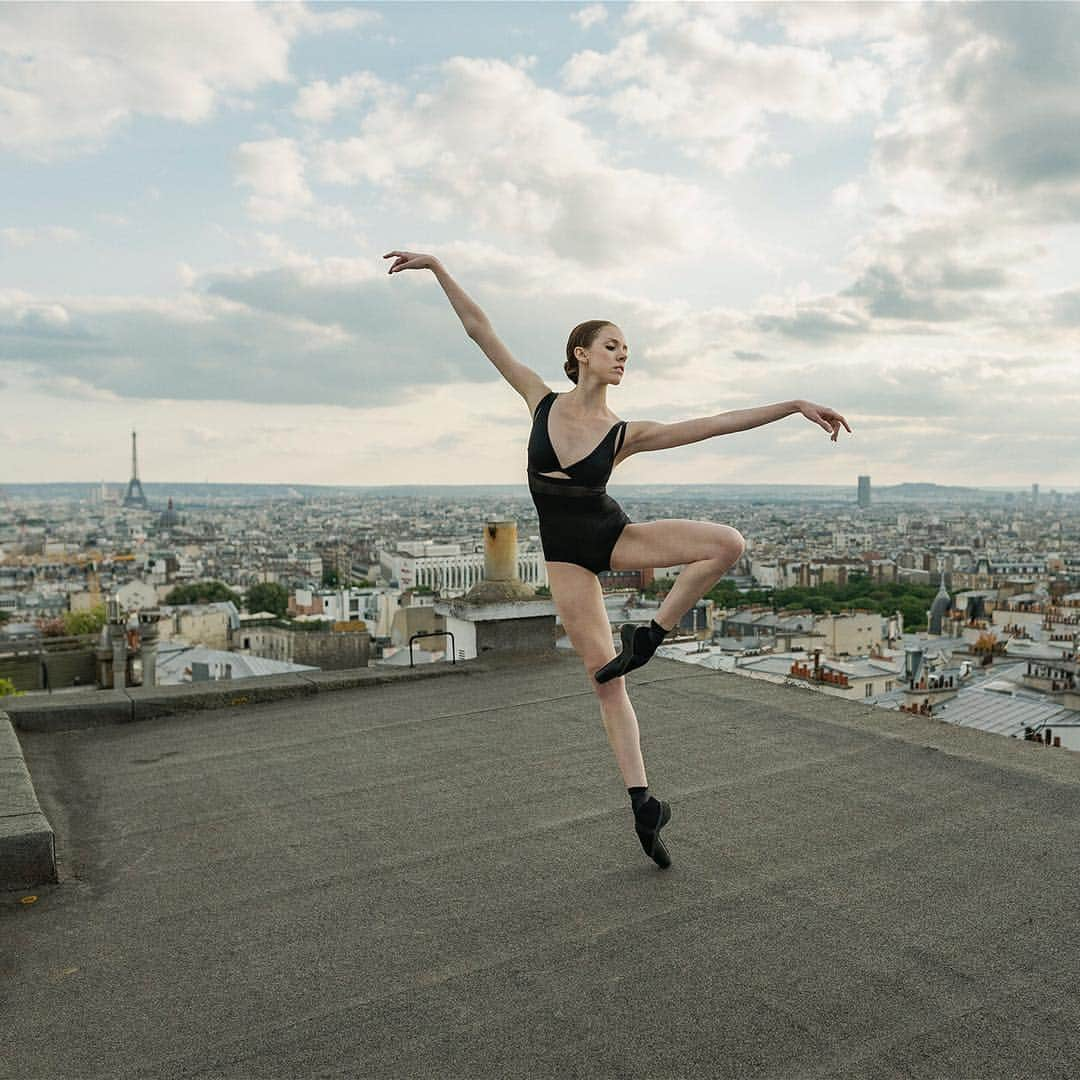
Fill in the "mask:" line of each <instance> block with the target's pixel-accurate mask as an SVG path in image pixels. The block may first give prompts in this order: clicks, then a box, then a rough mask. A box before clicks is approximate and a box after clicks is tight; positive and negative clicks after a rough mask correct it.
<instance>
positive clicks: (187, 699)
mask: <svg viewBox="0 0 1080 1080" xmlns="http://www.w3.org/2000/svg"><path fill="white" fill-rule="evenodd" d="M315 693H318V690H317V689H316V688H315V687H314V686H312V685H311V683H310V682H308V681H307V680H306V679H304V678H302V677H301V676H300V675H298V674H289V675H262V676H256V677H254V678H250V679H219V680H216V681H215V682H205V683H190V684H185V685H182V686H147V687H143V686H137V687H133V688H132V689H131V690H128V691H127V696H128V698H129V699H130V701H131V704H130V706H129V708H130V710H131V713H130V715H129V717H128V719H129V720H153V719H156V718H157V717H159V716H176V715H177V714H179V713H189V712H202V711H203V710H204V709H228V708H235V707H236V706H237V705H254V704H256V703H258V702H262V701H277V700H279V699H281V698H292V697H306V696H307V695H309V694H315Z"/></svg>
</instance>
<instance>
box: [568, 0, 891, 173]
mask: <svg viewBox="0 0 1080 1080" xmlns="http://www.w3.org/2000/svg"><path fill="white" fill-rule="evenodd" d="M815 6H816V7H820V6H821V5H815ZM769 15H770V11H769V8H768V7H767V6H766V7H760V6H758V5H734V4H725V5H719V4H717V5H713V4H700V5H699V4H692V5H682V4H640V5H634V6H633V7H632V8H631V9H630V10H629V12H628V13H627V15H626V17H625V19H624V26H625V27H626V28H627V29H628V30H630V31H632V32H629V33H624V35H623V36H622V37H621V38H620V39H619V40H618V41H617V42H616V44H615V45H614V47H613V48H612V49H611V50H610V51H608V52H598V51H596V50H593V49H587V50H584V51H583V52H579V53H575V54H574V55H573V56H571V57H570V59H569V60H568V61H567V62H566V63H565V64H564V65H563V68H562V71H561V75H562V79H563V82H564V85H565V86H566V87H567V89H569V90H572V91H580V90H586V89H597V90H599V89H603V90H604V91H605V92H606V93H605V95H604V96H603V97H602V98H600V99H599V100H598V101H597V105H598V106H599V107H602V108H604V109H606V110H608V111H610V112H611V113H612V114H613V115H614V116H615V117H616V118H617V120H618V122H619V124H620V126H621V127H624V128H627V129H631V128H633V129H640V130H642V131H644V132H645V133H647V134H649V135H651V136H653V137H655V138H658V139H663V140H665V141H671V142H674V143H676V144H677V145H678V148H679V150H680V151H681V152H682V153H683V154H684V155H685V156H686V157H687V158H689V159H691V160H696V161H701V162H703V163H705V164H707V165H709V166H710V167H711V168H714V169H716V170H718V171H719V172H722V173H725V174H730V173H735V172H738V171H740V170H743V169H745V168H747V167H748V166H749V165H751V164H752V163H756V162H759V161H760V162H764V163H770V164H779V165H783V164H786V163H787V161H788V160H789V156H788V155H786V154H784V153H783V152H778V151H777V150H776V149H775V148H774V147H772V145H771V137H770V135H769V132H768V130H767V119H768V117H769V116H774V115H779V116H791V117H796V118H798V119H801V120H805V121H808V122H825V123H837V122H841V121H845V120H849V119H851V118H852V117H855V116H857V115H858V114H860V113H864V112H870V113H877V112H879V111H880V110H881V108H882V105H883V103H884V99H885V95H886V92H887V90H888V80H887V77H886V73H885V71H884V69H883V68H882V67H881V66H880V65H878V64H877V63H874V62H872V61H870V60H867V59H866V58H864V57H861V56H856V57H853V58H852V59H850V60H842V59H837V58H835V57H833V56H831V55H830V54H829V53H828V52H827V51H825V50H823V49H811V48H805V47H803V46H800V45H787V44H769V45H759V44H757V43H755V42H753V41H750V40H739V39H738V38H736V37H735V36H733V35H734V32H735V31H736V30H738V28H739V26H740V24H741V23H742V22H744V21H747V20H749V19H751V18H761V17H763V16H764V17H768V16H769ZM612 87H615V89H614V90H611V89H610V88H612Z"/></svg>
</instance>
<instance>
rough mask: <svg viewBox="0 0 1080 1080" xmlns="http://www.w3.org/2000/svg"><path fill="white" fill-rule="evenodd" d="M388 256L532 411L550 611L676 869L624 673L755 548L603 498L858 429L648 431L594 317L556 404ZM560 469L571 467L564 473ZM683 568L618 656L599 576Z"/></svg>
mask: <svg viewBox="0 0 1080 1080" xmlns="http://www.w3.org/2000/svg"><path fill="white" fill-rule="evenodd" d="M383 258H385V259H389V258H394V259H395V260H396V261H395V262H394V263H393V264H392V265H391V267H390V270H389V272H390V273H391V274H393V273H395V272H397V271H399V270H431V271H432V272H433V273H434V274H435V277H436V278H437V279H438V281H439V284H440V285H441V286H442V287H443V289H444V291H445V292H446V295H447V297H448V298H449V300H450V303H451V304H452V305H453V308H454V310H455V311H456V312H457V314H458V316H459V317H460V319H461V322H462V324H463V325H464V327H465V331H466V333H468V335H469V337H471V338H472V339H473V341H475V342H476V343H477V344H478V345H479V346H480V348H481V349H483V351H484V353H485V354H486V355H487V357H488V359H489V360H491V362H492V363H493V364H494V365H495V367H496V368H498V370H499V373H500V374H501V375H502V376H503V377H504V378H505V379H506V381H507V382H509V383H510V385H511V386H512V387H513V388H514V389H515V390H516V391H517V392H518V393H519V394H520V395H521V396H522V397H523V398H524V399H525V402H526V404H527V405H528V407H529V412H530V414H531V415H532V417H533V426H532V434H531V436H530V438H529V452H528V470H527V473H528V479H529V491H530V492H531V494H532V498H533V503H534V505H535V506H536V512H537V516H538V518H539V521H540V539H541V542H542V544H543V548H544V559H545V562H546V564H547V575H548V584H549V585H550V587H551V596H552V600H553V601H554V603H555V608H556V610H557V611H558V613H559V618H560V619H561V620H562V624H563V626H564V627H565V628H566V633H567V635H568V636H569V638H570V643H571V644H572V645H573V646H574V649H575V651H576V652H577V654H578V655H579V656H580V657H581V659H582V660H583V661H584V664H585V670H586V671H587V672H588V673H590V679H589V682H590V685H591V686H592V689H593V691H594V692H595V693H596V696H597V697H598V698H599V699H600V715H601V717H602V719H603V723H604V728H605V730H606V731H607V736H608V741H609V742H610V743H611V747H612V749H613V750H614V752H615V759H616V761H617V762H618V764H619V770H620V772H621V773H622V776H623V779H624V781H625V782H626V784H627V791H628V792H629V794H630V804H631V807H632V809H633V812H634V828H635V830H636V832H637V835H638V839H639V840H640V841H641V846H642V847H643V848H644V850H645V853H646V854H647V855H648V856H649V857H650V858H652V859H653V861H654V862H656V863H657V865H658V866H660V867H662V868H664V867H668V866H670V865H671V857H670V855H669V854H668V851H667V848H666V847H665V846H664V842H663V841H662V840H661V839H660V830H661V829H662V828H663V827H664V826H665V825H666V824H667V823H668V821H669V820H670V818H671V806H670V805H669V804H668V803H667V802H666V801H665V800H662V799H657V798H656V797H655V796H653V795H651V794H650V793H649V787H648V781H647V779H646V777H645V763H644V760H643V759H642V756H641V743H640V737H639V732H638V723H637V716H636V715H635V713H634V708H633V706H632V705H631V704H630V698H629V697H628V696H627V693H626V680H625V678H624V676H625V675H626V674H627V672H629V671H633V670H634V669H635V668H638V667H641V665H642V664H645V663H646V662H647V661H648V660H649V659H650V658H651V657H652V655H653V653H654V652H655V651H656V648H657V646H658V645H659V644H660V642H661V641H662V640H663V639H664V636H665V635H666V634H667V633H668V632H669V631H670V630H671V629H672V627H674V626H675V625H677V623H678V622H679V620H680V619H681V618H682V616H683V615H684V614H685V613H686V612H687V611H689V610H690V608H691V607H693V605H694V604H695V603H697V601H698V600H699V599H700V598H701V597H702V596H704V594H705V593H706V592H708V590H709V589H710V588H711V587H712V586H713V585H715V584H716V582H717V581H719V580H720V578H721V577H723V576H724V574H725V573H727V571H728V570H729V569H730V568H731V567H732V566H733V565H734V564H735V563H736V562H737V561H738V559H739V557H740V556H741V555H742V553H743V551H744V550H745V547H746V542H745V541H744V540H743V537H742V534H741V533H740V532H739V531H738V530H737V529H733V528H732V527H731V526H730V525H718V524H715V523H713V522H706V521H689V520H684V519H674V520H672V519H669V520H665V521H648V522H641V523H634V522H631V521H630V519H629V518H628V517H627V516H626V514H625V513H624V512H623V510H622V507H620V506H619V504H618V503H617V502H616V501H615V500H614V499H612V498H611V497H610V496H609V495H608V494H607V493H606V491H605V485H606V484H607V480H608V477H609V476H610V475H611V471H612V469H614V468H615V466H616V465H618V464H620V463H621V462H623V461H625V460H626V459H627V458H628V457H630V455H631V454H639V453H642V452H645V451H649V450H667V449H670V448H671V447H673V446H685V445H686V444H688V443H694V442H700V441H701V440H702V439H707V438H710V437H712V436H714V435H726V434H729V433H731V432H733V431H746V430H748V429H750V428H754V427H759V426H761V425H762V424H768V423H771V422H772V421H773V420H779V419H780V418H781V417H783V416H787V415H789V414H790V413H795V412H800V413H802V414H803V416H805V417H806V418H807V419H809V420H811V421H812V422H813V423H815V424H820V425H821V426H822V427H823V428H824V429H825V430H826V431H828V432H830V433H831V435H832V441H833V442H836V438H837V435H838V434H839V431H840V425H841V424H843V425H844V427H845V428H847V430H848V432H849V433H850V431H851V428H850V427H848V423H847V421H846V420H845V419H844V418H843V417H842V416H841V415H840V414H839V413H838V412H835V411H834V410H832V409H829V408H826V407H825V406H822V405H814V404H812V403H811V402H809V401H802V400H799V401H785V402H781V403H779V404H777V405H765V406H762V407H761V408H757V409H741V410H737V411H735V412H728V413H721V414H720V415H718V416H708V417H702V418H701V419H697V420H685V421H683V422H682V423H677V424H661V423H655V422H653V421H651V420H635V421H631V422H630V423H627V422H626V421H624V420H620V419H619V418H618V417H617V416H615V415H614V414H613V413H612V412H611V411H610V410H609V409H608V407H607V388H608V387H609V386H619V385H621V383H622V378H623V373H624V369H625V367H626V364H627V361H628V359H629V353H630V349H629V346H628V345H627V344H626V341H625V339H624V337H623V334H622V331H621V330H620V329H619V328H618V327H617V326H616V325H615V324H614V323H610V322H607V321H605V320H601V319H594V320H591V321H589V322H584V323H581V324H580V325H579V326H576V327H575V328H574V330H573V331H572V332H571V334H570V339H569V341H568V342H567V343H566V363H565V365H564V370H565V371H566V374H567V376H568V378H569V379H570V381H571V382H573V383H574V384H575V386H574V389H573V390H571V391H569V392H567V393H564V394H559V393H556V392H555V391H553V390H550V389H549V388H548V386H547V385H546V384H545V383H544V381H543V379H541V378H540V376H539V375H537V374H536V372H534V371H533V370H532V369H531V368H528V367H526V366H525V365H524V364H522V363H519V362H518V361H517V360H516V359H515V358H514V357H513V356H512V355H511V354H510V351H509V350H508V349H507V348H506V346H505V345H504V344H503V343H502V342H501V341H500V340H499V338H498V337H497V336H496V334H495V331H494V329H493V327H492V325H491V323H490V322H489V321H488V318H487V316H486V315H485V314H484V312H483V311H481V309H480V308H479V307H477V306H476V304H474V303H473V301H472V300H471V299H470V298H469V297H468V296H467V295H466V294H465V292H464V291H463V290H462V289H461V287H460V286H459V285H458V284H457V282H455V281H454V279H453V278H452V277H450V275H449V274H448V273H447V272H446V270H445V269H444V267H443V265H442V263H441V262H439V260H438V259H437V258H435V257H434V256H432V255H422V254H418V253H416V252H410V251H391V252H389V253H388V254H386V255H384V256H383ZM597 440H599V441H597ZM564 461H567V462H569V463H570V464H568V465H563V464H562V463H563V462H564ZM681 564H685V568H684V569H683V571H682V572H681V573H680V574H679V576H678V579H677V580H676V582H675V585H674V586H673V587H672V589H671V592H669V593H668V594H667V596H666V597H665V599H664V602H663V603H662V604H661V605H660V609H659V610H658V611H657V613H656V618H655V619H653V620H652V621H651V622H650V624H649V625H648V626H647V627H645V626H638V627H635V626H633V625H632V624H630V623H627V624H625V625H624V626H623V627H622V629H621V632H620V633H621V637H622V646H623V648H622V652H621V653H620V654H619V655H618V656H615V657H613V656H612V654H613V653H614V645H613V643H612V635H611V625H610V623H609V622H608V616H607V609H606V608H605V607H604V600H603V594H602V591H601V588H600V581H599V578H598V577H597V574H599V573H600V571H601V570H607V569H614V570H636V569H652V568H653V567H656V566H675V565H681Z"/></svg>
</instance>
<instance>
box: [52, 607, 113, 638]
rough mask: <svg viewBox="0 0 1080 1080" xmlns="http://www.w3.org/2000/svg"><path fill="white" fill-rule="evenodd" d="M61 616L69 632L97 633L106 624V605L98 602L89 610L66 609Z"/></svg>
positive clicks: (65, 629) (66, 631) (65, 628)
mask: <svg viewBox="0 0 1080 1080" xmlns="http://www.w3.org/2000/svg"><path fill="white" fill-rule="evenodd" d="M60 617H61V618H62V619H63V620H64V632H65V633H67V634H96V633H97V632H98V631H99V630H100V629H101V628H102V627H103V626H104V625H105V605H104V604H98V606H97V607H95V608H90V610H89V611H65V612H64V613H63V615H61V616H60Z"/></svg>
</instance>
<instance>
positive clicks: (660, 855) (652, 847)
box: [634, 799, 671, 870]
mask: <svg viewBox="0 0 1080 1080" xmlns="http://www.w3.org/2000/svg"><path fill="white" fill-rule="evenodd" d="M658 801H659V803H660V819H659V821H657V823H656V828H655V829H646V828H645V827H644V826H643V825H639V824H637V820H636V818H635V823H634V832H636V833H637V835H638V839H639V840H640V841H641V846H642V848H644V850H645V854H646V855H648V856H649V858H650V859H652V860H653V862H655V863H656V865H657V866H659V867H660V869H661V870H666V869H667V868H668V867H669V866H670V865H671V856H670V855H669V854H668V849H667V848H666V847H664V841H663V840H661V839H660V830H661V829H662V828H663V827H664V826H665V825H666V824H667V823H668V822H669V821H670V820H671V804H670V803H668V802H666V801H665V800H664V799H660V800H658Z"/></svg>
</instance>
